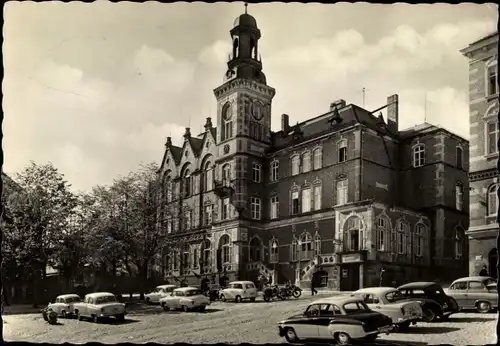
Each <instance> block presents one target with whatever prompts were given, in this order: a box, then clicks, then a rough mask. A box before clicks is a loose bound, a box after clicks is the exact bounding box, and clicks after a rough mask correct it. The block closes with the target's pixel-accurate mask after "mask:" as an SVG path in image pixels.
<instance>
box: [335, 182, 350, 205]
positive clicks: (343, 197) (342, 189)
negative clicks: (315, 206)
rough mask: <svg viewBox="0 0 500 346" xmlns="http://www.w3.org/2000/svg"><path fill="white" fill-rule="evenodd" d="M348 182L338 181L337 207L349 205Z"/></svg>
mask: <svg viewBox="0 0 500 346" xmlns="http://www.w3.org/2000/svg"><path fill="white" fill-rule="evenodd" d="M347 188H348V182H347V179H342V180H339V181H337V205H342V204H346V203H347V192H348V190H347Z"/></svg>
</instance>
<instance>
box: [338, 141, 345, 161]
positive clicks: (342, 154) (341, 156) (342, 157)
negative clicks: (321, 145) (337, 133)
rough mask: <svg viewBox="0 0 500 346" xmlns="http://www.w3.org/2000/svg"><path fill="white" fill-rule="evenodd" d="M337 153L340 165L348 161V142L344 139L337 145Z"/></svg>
mask: <svg viewBox="0 0 500 346" xmlns="http://www.w3.org/2000/svg"><path fill="white" fill-rule="evenodd" d="M337 151H338V160H339V163H340V162H345V161H347V140H345V139H343V140H341V141H340V142H339V143H338V144H337Z"/></svg>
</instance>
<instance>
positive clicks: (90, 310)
mask: <svg viewBox="0 0 500 346" xmlns="http://www.w3.org/2000/svg"><path fill="white" fill-rule="evenodd" d="M74 309H75V313H76V315H77V316H78V320H80V321H81V320H83V319H86V318H90V319H92V321H93V322H95V323H98V322H99V321H100V320H102V319H107V318H110V317H114V318H116V320H118V321H123V320H124V319H125V314H126V310H125V304H123V303H120V302H118V300H117V299H116V296H115V295H114V294H113V293H109V292H95V293H90V294H87V295H86V296H85V298H84V299H83V302H80V303H76V304H75V305H74Z"/></svg>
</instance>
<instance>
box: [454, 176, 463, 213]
mask: <svg viewBox="0 0 500 346" xmlns="http://www.w3.org/2000/svg"><path fill="white" fill-rule="evenodd" d="M455 202H456V208H457V210H460V211H461V210H463V209H464V185H463V184H462V183H461V182H458V183H457V184H456V185H455Z"/></svg>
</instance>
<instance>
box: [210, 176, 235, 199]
mask: <svg viewBox="0 0 500 346" xmlns="http://www.w3.org/2000/svg"><path fill="white" fill-rule="evenodd" d="M214 192H215V194H216V195H217V196H218V197H219V198H228V197H231V196H232V195H233V193H234V184H233V183H232V181H231V180H229V179H222V180H214Z"/></svg>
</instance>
